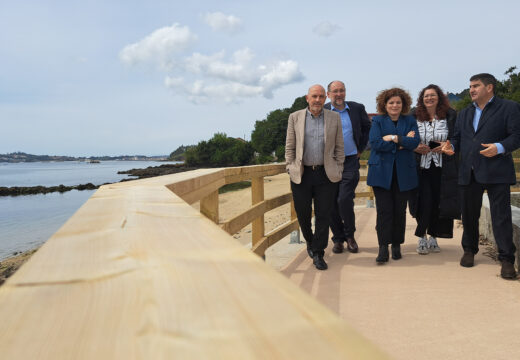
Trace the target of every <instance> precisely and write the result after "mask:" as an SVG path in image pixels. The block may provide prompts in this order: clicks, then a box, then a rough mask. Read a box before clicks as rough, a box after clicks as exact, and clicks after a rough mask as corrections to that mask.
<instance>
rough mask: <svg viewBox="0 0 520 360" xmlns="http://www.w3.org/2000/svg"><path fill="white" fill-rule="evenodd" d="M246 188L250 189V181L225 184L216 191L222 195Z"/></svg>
mask: <svg viewBox="0 0 520 360" xmlns="http://www.w3.org/2000/svg"><path fill="white" fill-rule="evenodd" d="M248 187H251V181H249V180H246V181H240V182H237V183H234V184H227V185H224V186H222V187H221V188H220V189H218V193H219V194H224V193H227V192H230V191H236V190H241V189H245V188H248Z"/></svg>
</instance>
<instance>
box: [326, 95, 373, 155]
mask: <svg viewBox="0 0 520 360" xmlns="http://www.w3.org/2000/svg"><path fill="white" fill-rule="evenodd" d="M345 102H346V103H347V105H348V110H347V111H348V114H349V116H350V122H351V123H352V132H353V135H354V142H355V143H356V148H357V149H358V152H360V153H362V152H363V150H365V148H366V146H367V142H368V133H369V131H370V119H369V118H368V114H367V112H366V110H365V106H364V105H363V104H360V103H357V102H354V101H345ZM323 107H324V108H325V109H327V110H331V104H330V102H329V103H326V104H325V105H324V106H323Z"/></svg>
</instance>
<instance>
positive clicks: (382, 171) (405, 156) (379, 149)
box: [367, 115, 421, 191]
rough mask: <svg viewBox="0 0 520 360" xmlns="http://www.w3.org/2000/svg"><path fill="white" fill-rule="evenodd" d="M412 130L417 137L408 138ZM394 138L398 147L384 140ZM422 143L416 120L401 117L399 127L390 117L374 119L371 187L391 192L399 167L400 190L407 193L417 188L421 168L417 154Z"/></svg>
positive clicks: (370, 173) (410, 117)
mask: <svg viewBox="0 0 520 360" xmlns="http://www.w3.org/2000/svg"><path fill="white" fill-rule="evenodd" d="M412 130H413V131H415V136H414V137H413V138H412V137H407V136H406V134H408V133H409V132H410V131H412ZM390 134H391V135H398V138H399V143H398V144H396V143H394V142H393V141H384V140H383V136H385V135H390ZM420 140H421V138H420V136H419V129H418V128H417V122H416V120H415V117H413V116H411V115H401V116H399V119H398V120H397V126H395V125H394V123H393V121H392V119H390V116H388V115H378V116H374V117H373V118H372V127H371V128H370V135H369V142H370V146H371V150H370V158H369V159H368V176H367V185H369V186H379V187H382V188H385V189H388V190H390V187H391V185H392V175H393V172H394V163H395V168H396V171H397V183H398V185H399V190H400V191H407V190H411V189H414V188H416V187H417V184H418V181H417V169H416V166H417V164H416V161H415V155H414V152H413V150H414V149H415V148H416V147H417V145H419V142H420Z"/></svg>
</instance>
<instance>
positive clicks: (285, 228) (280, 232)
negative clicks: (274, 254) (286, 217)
mask: <svg viewBox="0 0 520 360" xmlns="http://www.w3.org/2000/svg"><path fill="white" fill-rule="evenodd" d="M298 229H299V225H298V219H295V220H291V221H289V222H287V223H285V224H283V225H281V226H279V227H277V228H276V229H274V230H273V231H271V232H270V233H269V234H267V235H266V236H264V237H263V238H262V239H260V240H259V241H258V242H257V243H256V244H254V245H253V247H252V248H251V250H252V251H253V252H254V253H255V254H257V255H259V256H264V255H265V251H266V250H267V248H268V247H269V246H271V245H273V244H276V243H277V242H278V241H280V240H281V239H283V238H284V237H286V236H287V235H289V234H290V233H291V232H292V231H296V230H298Z"/></svg>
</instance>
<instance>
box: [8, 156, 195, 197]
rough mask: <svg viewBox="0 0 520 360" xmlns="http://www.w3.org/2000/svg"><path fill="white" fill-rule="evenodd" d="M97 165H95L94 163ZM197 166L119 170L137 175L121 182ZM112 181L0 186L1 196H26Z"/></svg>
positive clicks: (85, 188)
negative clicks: (71, 184) (69, 184)
mask: <svg viewBox="0 0 520 360" xmlns="http://www.w3.org/2000/svg"><path fill="white" fill-rule="evenodd" d="M94 166H95V165H94ZM196 169H198V168H197V167H188V166H185V165H184V163H179V164H163V165H159V166H149V167H147V168H145V169H130V170H125V171H118V172H117V173H118V174H126V175H130V176H135V178H130V179H123V180H121V181H119V182H124V181H131V180H138V179H144V178H149V177H154V176H161V175H169V174H176V173H179V172H184V171H190V170H196ZM108 184H112V183H104V184H99V185H94V184H92V183H87V184H79V185H73V186H65V185H57V186H41V185H37V186H12V187H3V186H0V197H1V196H24V195H36V194H48V193H53V192H59V193H64V192H67V191H71V190H79V191H82V190H95V189H97V188H99V187H100V186H102V185H108Z"/></svg>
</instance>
